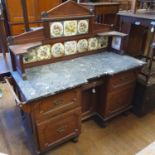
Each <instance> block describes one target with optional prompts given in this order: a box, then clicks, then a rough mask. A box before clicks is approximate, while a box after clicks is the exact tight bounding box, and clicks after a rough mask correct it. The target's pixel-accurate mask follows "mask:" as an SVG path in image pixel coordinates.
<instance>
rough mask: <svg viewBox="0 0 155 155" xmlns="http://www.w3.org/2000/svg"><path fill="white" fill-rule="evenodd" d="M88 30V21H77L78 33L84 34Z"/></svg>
mask: <svg viewBox="0 0 155 155" xmlns="http://www.w3.org/2000/svg"><path fill="white" fill-rule="evenodd" d="M88 30H89V20H79V21H78V33H79V34H86V33H88Z"/></svg>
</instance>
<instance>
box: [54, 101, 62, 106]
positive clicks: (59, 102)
mask: <svg viewBox="0 0 155 155" xmlns="http://www.w3.org/2000/svg"><path fill="white" fill-rule="evenodd" d="M62 104H63V100H56V101H54V105H55V106H60V105H62Z"/></svg>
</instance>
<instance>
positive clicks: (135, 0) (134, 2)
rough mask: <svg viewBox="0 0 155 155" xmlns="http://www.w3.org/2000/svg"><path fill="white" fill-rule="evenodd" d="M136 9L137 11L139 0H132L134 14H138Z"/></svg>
mask: <svg viewBox="0 0 155 155" xmlns="http://www.w3.org/2000/svg"><path fill="white" fill-rule="evenodd" d="M136 9H137V0H132V3H131V11H132V12H133V13H136Z"/></svg>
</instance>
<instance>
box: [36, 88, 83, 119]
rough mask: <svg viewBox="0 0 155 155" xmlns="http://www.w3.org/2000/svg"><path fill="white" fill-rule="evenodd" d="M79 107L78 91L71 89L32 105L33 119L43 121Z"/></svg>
mask: <svg viewBox="0 0 155 155" xmlns="http://www.w3.org/2000/svg"><path fill="white" fill-rule="evenodd" d="M79 105H80V91H79V89H73V90H70V91H67V92H64V93H60V94H57V95H54V96H51V97H47V98H45V99H43V100H42V101H41V102H40V103H39V104H36V105H34V114H35V118H37V119H39V120H44V119H46V118H49V117H51V116H54V115H57V114H61V113H63V112H65V111H68V110H71V109H73V108H75V107H78V106H79Z"/></svg>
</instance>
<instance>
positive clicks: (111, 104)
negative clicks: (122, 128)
mask: <svg viewBox="0 0 155 155" xmlns="http://www.w3.org/2000/svg"><path fill="white" fill-rule="evenodd" d="M134 90H135V87H134V86H132V85H131V86H126V87H125V88H123V89H121V90H119V91H117V92H112V93H109V94H108V96H107V101H106V112H105V113H106V115H111V114H113V113H116V112H119V111H121V110H123V109H124V108H127V107H128V106H130V105H131V104H132V100H133V93H134Z"/></svg>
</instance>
